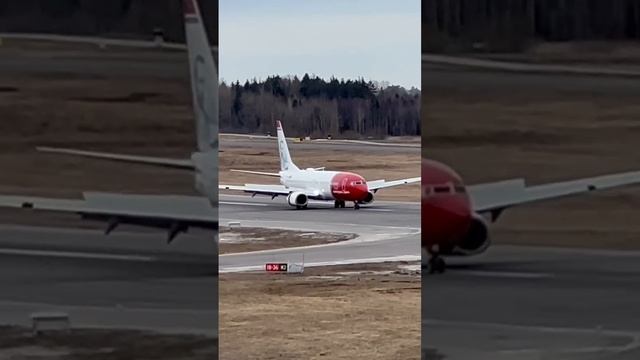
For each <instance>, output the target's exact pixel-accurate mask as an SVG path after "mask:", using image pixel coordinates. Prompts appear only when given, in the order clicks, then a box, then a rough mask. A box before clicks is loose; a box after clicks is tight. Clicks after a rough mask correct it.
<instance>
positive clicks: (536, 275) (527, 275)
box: [451, 270, 555, 279]
mask: <svg viewBox="0 0 640 360" xmlns="http://www.w3.org/2000/svg"><path fill="white" fill-rule="evenodd" d="M451 273H452V274H463V275H471V276H480V277H505V278H520V279H544V278H552V277H555V275H554V274H548V273H533V272H532V273H528V272H514V271H505V272H501V271H484V270H451Z"/></svg>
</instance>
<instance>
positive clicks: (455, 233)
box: [421, 195, 473, 248]
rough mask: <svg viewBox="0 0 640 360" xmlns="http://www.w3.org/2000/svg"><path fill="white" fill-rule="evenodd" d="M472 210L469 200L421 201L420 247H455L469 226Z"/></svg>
mask: <svg viewBox="0 0 640 360" xmlns="http://www.w3.org/2000/svg"><path fill="white" fill-rule="evenodd" d="M472 215H473V214H472V210H471V204H470V201H469V198H468V197H466V196H462V195H452V196H446V197H442V198H438V199H430V200H427V201H424V200H423V201H422V219H421V220H422V221H421V223H422V235H421V236H422V246H424V247H427V248H429V247H431V246H433V245H438V246H440V247H447V246H452V245H455V244H456V242H458V241H459V240H460V239H461V238H462V237H463V236H464V235H465V234H466V233H467V232H468V230H469V227H470V226H471V219H472Z"/></svg>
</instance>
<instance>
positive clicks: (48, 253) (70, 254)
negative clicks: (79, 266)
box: [0, 248, 157, 262]
mask: <svg viewBox="0 0 640 360" xmlns="http://www.w3.org/2000/svg"><path fill="white" fill-rule="evenodd" d="M0 254H2V255H22V256H45V257H63V258H76V259H98V260H120V261H145V262H150V261H157V258H155V257H152V256H140V255H116V254H103V253H88V252H75V251H57V250H27V249H6V248H4V249H3V248H0Z"/></svg>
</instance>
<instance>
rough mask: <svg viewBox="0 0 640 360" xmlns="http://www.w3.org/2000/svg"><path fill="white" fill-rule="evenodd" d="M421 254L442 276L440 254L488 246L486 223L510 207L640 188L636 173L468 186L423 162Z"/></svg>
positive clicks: (431, 162) (457, 253) (463, 253)
mask: <svg viewBox="0 0 640 360" xmlns="http://www.w3.org/2000/svg"><path fill="white" fill-rule="evenodd" d="M422 179H423V180H422V195H421V198H422V215H421V225H422V236H421V237H422V240H421V242H422V251H423V258H424V257H426V256H425V252H426V253H427V255H428V257H429V260H428V262H427V264H428V269H429V272H430V273H436V272H437V273H442V272H444V271H445V268H446V263H445V261H444V259H443V258H442V256H471V255H478V254H481V253H483V252H485V251H486V250H487V249H488V248H489V246H490V244H491V238H490V236H489V226H488V222H495V221H497V220H498V218H499V217H500V215H501V214H502V212H503V211H504V210H506V209H508V208H510V207H513V206H517V205H523V204H527V203H532V202H537V201H542V200H550V199H555V198H559V197H564V196H570V195H577V194H582V193H587V192H591V191H596V190H605V189H610V188H615V187H619V186H625V185H634V184H640V171H635V172H626V173H618V174H610V175H604V176H597V177H591V178H584V179H577V180H570V181H563V182H557V183H549V184H543V185H536V186H526V184H525V181H524V179H510V180H504V181H499V182H494V183H487V184H478V185H472V186H466V185H465V184H464V182H463V181H462V177H460V175H459V174H458V173H456V172H455V171H454V170H453V169H452V168H450V167H449V166H447V165H445V164H442V163H440V162H437V161H434V160H430V159H424V158H423V159H422Z"/></svg>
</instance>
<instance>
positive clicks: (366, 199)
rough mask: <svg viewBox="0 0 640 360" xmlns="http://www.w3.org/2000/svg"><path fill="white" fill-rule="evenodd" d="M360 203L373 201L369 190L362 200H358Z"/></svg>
mask: <svg viewBox="0 0 640 360" xmlns="http://www.w3.org/2000/svg"><path fill="white" fill-rule="evenodd" d="M358 202H359V203H360V204H371V203H372V202H373V193H372V192H371V191H368V192H367V195H366V196H365V198H364V200H360V201H358Z"/></svg>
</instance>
